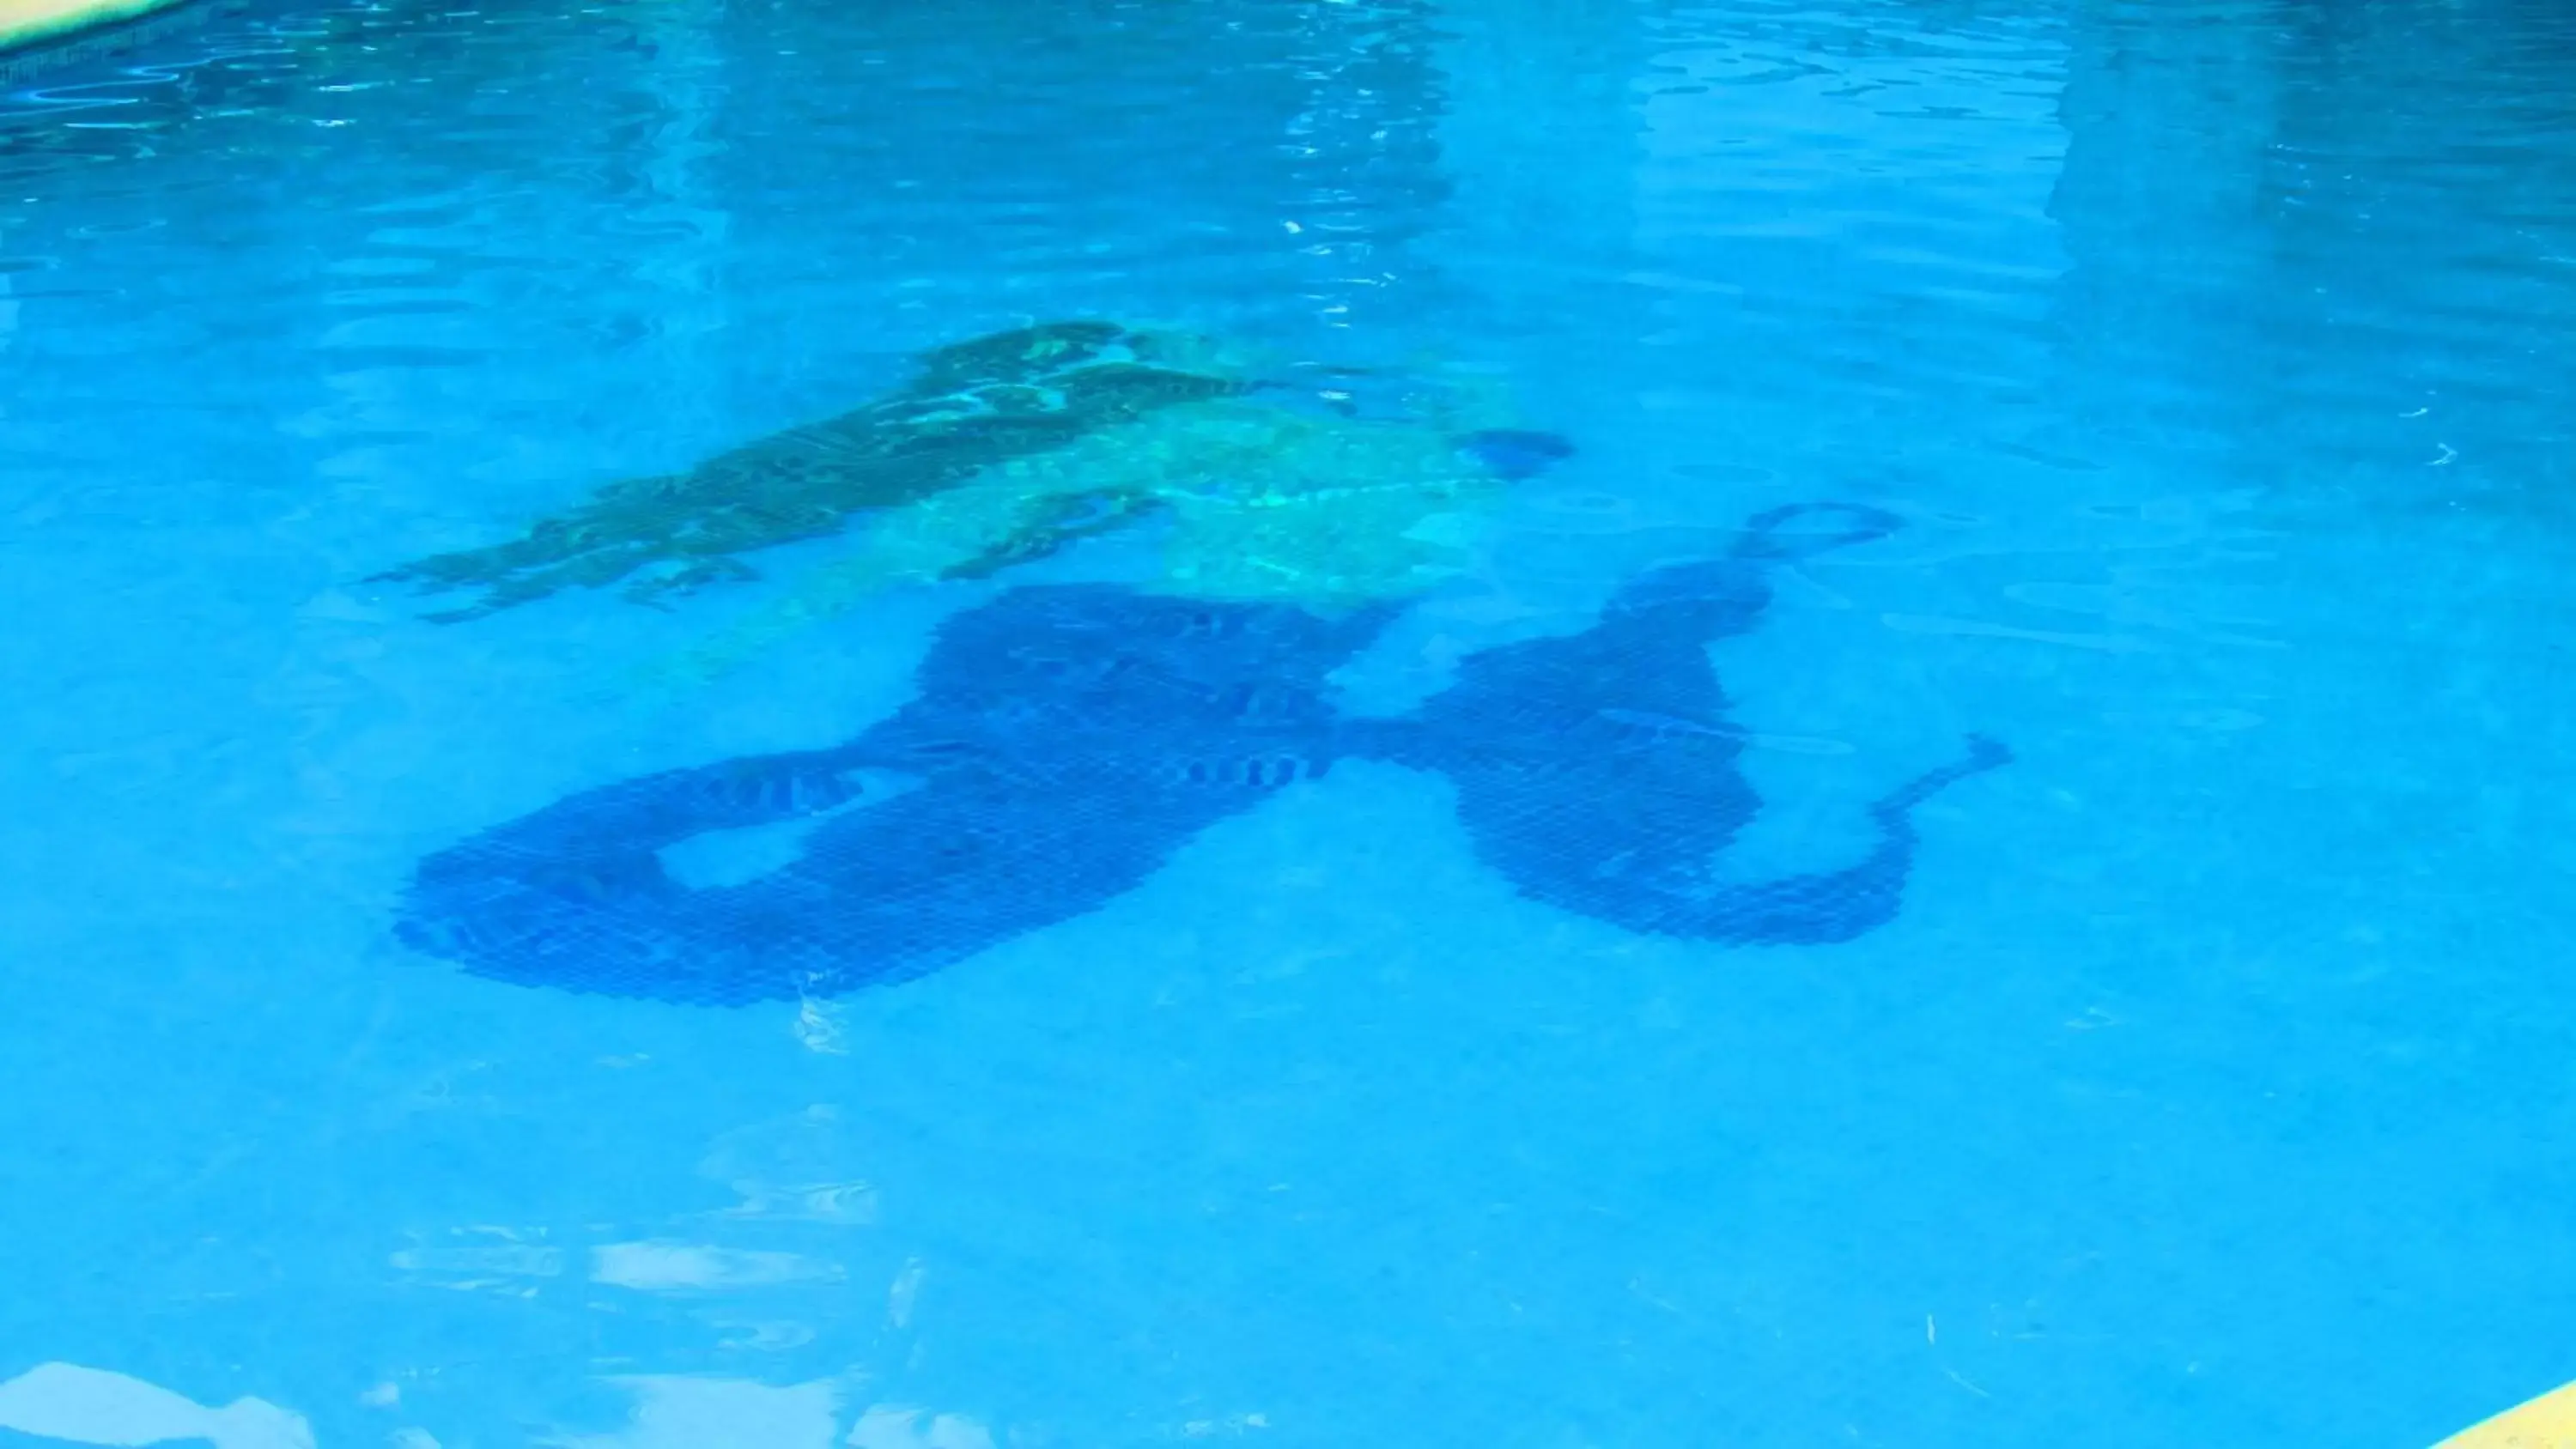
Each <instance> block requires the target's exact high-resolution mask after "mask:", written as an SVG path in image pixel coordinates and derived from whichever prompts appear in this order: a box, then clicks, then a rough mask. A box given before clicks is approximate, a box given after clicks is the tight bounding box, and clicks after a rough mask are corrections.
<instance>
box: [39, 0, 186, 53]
mask: <svg viewBox="0 0 2576 1449" xmlns="http://www.w3.org/2000/svg"><path fill="white" fill-rule="evenodd" d="M185 3H187V0H0V54H5V53H6V52H8V51H12V50H16V49H17V48H19V47H20V46H24V45H33V44H36V43H37V42H39V41H45V40H59V39H61V38H62V37H64V36H66V35H70V34H71V33H73V32H74V31H78V30H87V29H89V28H90V27H91V26H93V25H109V24H113V23H115V22H116V21H119V20H131V19H133V18H135V17H136V16H138V15H148V14H150V13H152V12H153V11H155V10H167V9H169V8H170V7H171V6H173V5H180V4H185Z"/></svg>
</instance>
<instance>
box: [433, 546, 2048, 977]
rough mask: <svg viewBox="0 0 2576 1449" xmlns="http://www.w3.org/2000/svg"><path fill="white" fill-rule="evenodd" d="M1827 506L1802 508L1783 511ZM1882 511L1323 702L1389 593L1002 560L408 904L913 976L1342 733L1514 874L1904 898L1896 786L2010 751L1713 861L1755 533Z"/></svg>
mask: <svg viewBox="0 0 2576 1449" xmlns="http://www.w3.org/2000/svg"><path fill="white" fill-rule="evenodd" d="M1808 517H1825V518H1828V519H1834V520H1839V521H1840V522H1841V524H1842V525H1843V526H1842V527H1841V528H1840V529H1839V531H1835V532H1830V533H1825V534H1817V535H1792V534H1789V533H1787V532H1785V531H1784V530H1783V525H1785V524H1787V523H1789V522H1791V521H1792V520H1795V519H1800V518H1808ZM1895 526H1896V520H1895V519H1893V518H1892V517H1889V516H1887V515H1885V514H1881V513H1878V512H1876V511H1874V510H1868V509H1858V508H1848V507H1841V506H1832V505H1828V506H1823V507H1809V508H1792V509H1782V510H1778V511H1775V512H1773V513H1769V514H1765V515H1762V516H1760V517H1757V518H1755V519H1754V520H1752V522H1751V525H1750V527H1749V528H1748V530H1747V531H1746V533H1745V534H1744V536H1743V538H1742V539H1741V541H1740V542H1739V543H1738V545H1737V546H1736V548H1735V549H1734V551H1733V552H1732V553H1731V554H1730V555H1728V556H1726V557H1723V558H1718V559H1713V560H1707V561H1701V562H1694V563H1687V564H1681V565H1676V566H1671V567H1666V568H1660V569H1656V570H1654V571H1651V572H1649V573H1647V574H1645V575H1643V576H1641V577H1639V578H1637V579H1635V580H1633V581H1631V582H1630V583H1629V584H1628V585H1627V586H1626V587H1624V588H1623V589H1621V590H1620V591H1619V592H1618V594H1617V595H1616V596H1615V597H1614V598H1613V599H1612V601H1611V602H1610V604H1609V605H1608V606H1607V607H1606V608H1605V609H1604V610H1603V612H1602V616H1601V618H1600V619H1599V620H1598V621H1597V622H1596V623H1595V624H1594V625H1593V626H1592V627H1590V628H1589V629H1587V630H1585V631H1583V632H1582V633H1579V634H1575V635H1572V636H1569V637H1564V638H1555V639H1543V640H1536V641H1530V642H1525V643H1518V644H1512V645H1506V646H1502V647H1499V648H1495V649H1492V650H1488V651H1485V652H1483V653H1479V654H1475V655H1471V656H1469V657H1468V658H1466V659H1465V660H1464V661H1462V662H1461V664H1460V666H1459V674H1458V679H1457V682H1456V683H1455V684H1454V685H1453V686H1452V687H1451V688H1449V689H1448V690H1446V691H1444V692H1443V693H1441V694H1439V695H1436V696H1434V697H1433V698H1432V699H1431V700H1430V701H1428V702H1427V703H1426V704H1425V705H1423V706H1422V707H1421V708H1420V709H1419V710H1417V711H1416V712H1414V713H1413V714H1411V715H1409V716H1402V717H1397V718H1390V719H1366V718H1353V717H1348V716H1344V715H1342V714H1340V713H1338V712H1337V711H1336V710H1335V709H1334V707H1333V705H1332V703H1331V698H1330V691H1329V687H1328V684H1327V677H1328V676H1329V675H1330V674H1331V672H1332V671H1333V670H1334V669H1336V668H1337V667H1339V666H1340V665H1341V664H1343V663H1344V662H1346V661H1347V660H1349V659H1350V658H1351V657H1352V656H1353V655H1354V654H1356V653H1357V652H1358V651H1359V650H1360V649H1361V648H1363V647H1364V646H1365V645H1366V644H1367V643H1368V642H1369V641H1370V640H1371V639H1372V638H1374V637H1375V636H1376V635H1377V634H1378V632H1379V631H1380V630H1381V629H1382V628H1383V627H1384V626H1385V625H1386V623H1387V622H1388V621H1389V620H1390V619H1392V618H1393V616H1394V614H1395V612H1396V610H1397V606H1396V605H1395V604H1393V603H1384V604H1377V605H1372V606H1369V607H1365V608H1361V609H1356V610H1351V611H1347V612H1343V613H1340V614H1338V615H1324V614H1318V613H1314V612H1310V611H1308V610H1306V609H1303V608H1299V607H1296V606H1293V605H1287V604H1276V603H1229V602H1221V601H1209V600H1194V599H1185V598H1178V597H1172V596H1166V595H1154V594H1146V593H1140V592H1137V591H1134V590H1130V589H1125V588H1119V587H1113V586H1105V585H1073V586H1053V587H1032V588H1021V589H1015V590H1012V591H1009V592H1007V593H1005V594H1003V595H1001V596H1000V597H998V598H996V599H995V600H993V601H992V602H991V603H988V604H985V605H983V606H981V607H978V608H975V609H971V610H968V611H966V612H964V613H962V614H959V615H957V616H955V617H954V618H952V619H950V620H949V621H948V622H947V623H946V624H945V625H943V626H942V627H941V629H940V630H939V632H938V634H937V636H936V639H935V641H934V643H933V645H932V648H931V650H930V652H929V654H928V656H927V658H926V659H925V660H924V662H923V663H922V665H921V667H920V669H919V671H918V674H917V678H916V683H917V685H918V693H917V695H916V697H915V698H914V699H913V700H912V701H911V702H910V703H908V704H906V705H905V706H904V707H903V708H902V709H900V710H898V711H897V712H896V713H895V714H894V715H893V716H892V717H890V718H888V719H886V720H885V721H883V722H881V723H879V724H877V725H875V726H873V727H871V728H869V729H868V730H867V731H865V732H864V733H862V734H861V735H860V736H859V737H858V738H857V739H855V740H852V741H851V742H849V743H848V744H845V745H841V746H838V747H835V748H831V749H824V750H813V751H804V752H797V753H790V754H776V755H765V756H756V757H751V758H745V759H738V760H730V761H725V762H723V763H719V764H713V765H706V766H700V767H696V768H692V769H682V770H672V771H667V772H664V773H660V774H655V775H649V776H645V777H643V778H640V779H636V780H630V781H627V782H625V783H622V784H616V785H610V786H607V787H605V788H602V789H597V790H592V791H589V792H586V793H583V794H579V795H574V796H572V797H569V798H567V799H564V800H561V801H558V802H557V803H555V804H553V805H550V806H547V807H545V808H543V809H541V810H538V811H536V812H535V813H533V814H531V815H528V816H526V817H524V818H522V819H520V820H517V821H514V822H512V823H509V824H506V825H502V826H499V827H496V828H494V829H492V830H489V831H486V832H484V833H482V834H480V835H477V836H475V837H473V838H471V839H468V840H466V841H465V842H463V843H462V844H459V845H457V846H455V847H453V848H451V849H448V850H445V851H441V852H439V853H438V854H436V855H433V856H431V857H429V858H428V859H427V860H426V861H424V862H423V863H422V864H421V866H420V868H419V871H418V874H417V876H416V878H415V880H414V882H413V884H412V887H411V891H410V894H409V896H408V899H407V900H406V902H405V905H404V911H403V916H402V919H401V921H400V924H399V926H398V928H397V929H398V934H399V935H400V936H401V938H402V939H403V940H404V941H405V942H407V943H408V944H410V945H411V946H413V947H415V948H417V949H420V950H422V951H425V952H428V953H431V954H434V955H438V956H441V957H445V958H447V959H450V960H453V961H455V962H457V963H458V964H460V965H462V966H463V967H464V968H465V969H467V970H468V971H471V972H474V973H476V974H479V975H483V976H487V977H492V978H496V979H501V980H506V981H513V982H518V983H522V984H526V985H531V986H551V987H557V988H561V989H565V990H571V991H588V992H602V993H608V994H613V995H619V996H633V997H648V998H657V999H661V1000H665V1001H673V1002H685V1003H695V1004H706V1005H734V1004H741V1003H747V1002H753V1001H761V1000H770V999H791V1000H792V999H795V998H797V997H799V996H828V995H833V994H837V993H841V992H847V991H851V990H854V989H857V988H860V987H863V986H868V985H872V984H882V983H888V982H894V981H901V980H904V979H907V978H910V977H915V976H919V975H921V974H923V973H925V972H928V971H933V970H936V969H938V968H940V967H942V966H945V965H948V964H951V963H953V962H956V961H959V960H963V959H965V958H966V957H969V956H972V955H974V954H976V953H977V952H980V951H983V950H985V949H988V948H990V947H992V946H995V945H998V944H1000V943H1001V942H1003V941H1006V940H1009V939H1011V938H1013V937H1016V936H1019V935H1021V934H1024V933H1026V932H1029V931H1033V930H1037V929H1041V928H1043V927H1045V926H1049V925H1052V924H1055V923H1057V922H1060V921H1064V920H1067V919H1070V918H1072V917H1075V916H1078V915H1081V914H1084V913H1086V912H1088V911H1091V910H1095V909H1097V908H1099V907H1100V906H1103V905H1105V904H1107V903H1109V902H1110V901H1113V900H1115V899H1116V898H1118V897H1119V896H1120V895H1122V894H1124V893H1126V892H1127V891H1129V890H1131V889H1133V888H1135V887H1136V886H1137V885H1139V884H1140V883H1142V882H1143V881H1144V880H1145V879H1146V878H1147V877H1148V876H1150V875H1151V874H1152V873H1153V872H1154V871H1155V870H1157V869H1159V868H1160V867H1161V866H1162V865H1163V864H1164V863H1165V862H1166V861H1167V860H1168V859H1169V858H1170V857H1171V855H1172V853H1173V852H1174V851H1176V850H1177V849H1179V848H1180V847H1181V846H1182V845H1184V844H1185V843H1187V842H1188V841H1189V840H1190V839H1191V838H1193V837H1194V836H1196V835H1197V834H1198V833H1200V832H1201V831H1203V830H1205V829H1207V828H1208V827H1209V826H1211V825H1213V824H1215V823H1217V822H1218V821H1220V820H1223V819H1225V818H1227V817H1229V816H1232V815H1236V814H1239V813H1241V812H1243V811H1245V810H1248V809H1250V808H1251V807H1253V806H1254V805H1256V804H1258V803H1259V802H1261V801H1262V800H1263V799H1265V798H1267V797H1269V796H1270V795H1272V794H1274V793H1276V792H1277V791H1279V790H1280V789H1282V788H1284V787H1285V786H1287V785H1288V784H1289V783H1291V782H1293V781H1296V780H1301V779H1308V778H1313V777H1315V776H1319V775H1321V774H1323V773H1324V772H1325V771H1327V770H1329V769H1330V768H1331V767H1332V765H1333V764H1334V762H1335V761H1337V760H1341V759H1348V758H1370V759H1380V760H1389V761H1394V762H1397V763H1400V764H1403V765H1407V766H1410V767H1413V768H1417V769H1424V770H1430V771H1436V772H1438V773H1440V774H1444V775H1446V776H1448V777H1449V778H1451V779H1452V780H1454V781H1455V782H1456V783H1457V787H1458V809H1459V816H1460V819H1461V821H1462V823H1463V824H1464V826H1465V829H1466V833H1467V836H1468V838H1469V839H1470V840H1471V841H1472V842H1473V844H1474V847H1475V849H1476V851H1477V853H1478V854H1479V856H1480V857H1481V858H1482V859H1483V860H1485V861H1486V862H1487V863H1488V864H1490V865H1491V866H1493V867H1494V868H1495V869H1496V870H1497V871H1498V872H1499V873H1500V874H1501V875H1502V876H1503V877H1504V878H1505V879H1506V880H1508V881H1509V882H1510V883H1511V884H1512V885H1513V886H1514V887H1515V888H1516V889H1518V890H1519V891H1520V892H1521V893H1523V894H1524V895H1526V896H1528V897H1530V898H1531V899H1533V900H1537V901H1541V902H1545V903H1547V904H1550V905H1554V906H1558V907H1561V908H1564V909H1567V910H1570V911H1574V912H1578V913H1580V914H1584V915H1588V916H1593V917H1596V918H1599V919H1602V920H1605V921H1610V922H1614V923H1616V924H1618V925H1621V926H1623V927H1626V928H1629V929H1633V930H1638V931H1645V932H1654V933H1659V934H1665V935H1673V936H1682V937H1688V938H1693V939H1702V940H1710V941H1722V942H1732V943H1745V944H1751V943H1799V942H1835V941H1845V940H1849V939H1851V938H1853V937H1855V936H1858V935H1860V934H1862V933H1863V932H1866V931H1868V930H1871V929H1873V928H1875V927H1877V926H1879V925H1882V924H1884V923H1885V922H1886V921H1887V920H1889V919H1890V918H1891V917H1892V916H1893V915H1894V914H1895V912H1896V910H1897V908H1898V905H1899V903H1900V899H1901V896H1902V891H1903V887H1904V882H1905V877H1906V874H1907V872H1908V870H1909V868H1910V866H1911V862H1912V857H1913V851H1914V848H1915V835H1914V830H1913V826H1912V824H1911V821H1910V816H1909V812H1910V811H1911V810H1912V809H1913V807H1914V806H1915V805H1917V804H1919V803H1920V802H1921V801H1922V800H1924V799H1925V798H1926V797H1928V796H1929V795H1931V794H1932V793H1933V792H1934V791H1936V790H1939V789H1941V788H1942V787H1943V786H1945V785H1947V784H1949V783H1951V782H1953V781H1955V780H1958V779H1960V778H1963V777H1965V776H1967V775H1971V774H1974V773H1976V772H1978V771H1982V770H1986V769H1991V768H1993V767H1995V766H1996V765H1999V764H2001V763H2003V762H2004V760H2005V759H2006V758H2007V754H2006V752H2005V751H2004V749H2003V747H2002V746H2000V745H1998V744H1996V743H1994V742H1992V741H1988V740H1984V739H1975V740H1972V741H1971V742H1970V745H1969V748H1968V750H1967V752H1966V754H1965V756H1964V758H1963V759H1961V760H1960V761H1958V762H1956V763H1954V764H1951V765H1948V766H1945V767H1943V768H1941V769H1937V770H1934V771H1931V772H1929V773H1927V774H1925V775H1923V776H1921V777H1919V778H1918V779H1916V780H1915V781H1914V782H1912V783H1911V784H1909V785H1907V786H1905V787H1904V788H1902V789H1900V790H1897V791H1896V792H1894V793H1892V794H1890V795H1889V796H1887V797H1886V798H1884V799H1883V800H1881V801H1880V802H1878V804H1877V805H1875V806H1874V807H1872V814H1873V816H1874V818H1875V821H1876V824H1877V827H1878V831H1879V837H1880V838H1879V841H1878V843H1877V844H1876V845H1875V846H1874V848H1872V849H1871V850H1870V851H1869V853H1867V854H1866V855H1865V856H1864V857H1863V858H1862V859H1861V860H1860V861H1858V862H1856V863H1854V864H1852V865H1850V866H1848V867H1846V868H1844V869H1842V870H1838V871H1831V872H1823V873H1818V874H1812V875H1799V876H1792V877H1789V878H1786V879H1783V880H1779V881H1774V882H1769V883H1759V884H1750V885H1745V884H1728V883H1724V882H1721V881H1719V880H1718V879H1717V878H1716V877H1715V874H1714V871H1713V863H1714V862H1715V860H1716V859H1717V857H1718V855H1719V853H1720V852H1722V851H1723V850H1724V849H1725V847H1726V846H1727V844H1728V843H1729V842H1730V840H1731V839H1732V837H1733V836H1734V835H1735V833H1736V832H1737V831H1738V830H1740V829H1741V828H1742V827H1743V826H1744V825H1745V824H1746V823H1747V822H1748V821H1750V820H1751V819H1752V818H1753V817H1754V816H1755V814H1756V813H1757V812H1758V811H1759V810H1760V808H1761V801H1760V799H1759V798H1758V797H1757V796H1756V795H1755V793H1754V792H1753V790H1752V788H1751V786H1750V785H1749V784H1748V783H1747V782H1746V780H1745V779H1744V776H1743V773H1742V771H1741V770H1740V768H1739V767H1738V758H1739V756H1740V755H1741V754H1742V751H1743V748H1744V742H1743V737H1742V735H1741V733H1740V732H1739V731H1738V730H1737V729H1736V728H1735V727H1734V726H1732V725H1731V724H1729V723H1728V722H1727V720H1726V718H1725V709H1726V703H1727V701H1726V696H1725V694H1724V691H1723V690H1722V689H1721V688H1720V686H1719V683H1718V680H1717V677H1716V673H1715V670H1714V668H1713V667H1712V666H1711V665H1710V663H1709V660H1708V656H1707V649H1706V646H1707V644H1708V642H1709V641H1710V640H1711V639H1712V638H1716V637H1719V636H1723V635H1727V634H1734V633H1741V632H1743V631H1745V630H1747V629H1750V628H1752V627H1753V626H1754V625H1755V624H1756V623H1757V622H1758V621H1759V619H1760V617H1761V615H1762V612H1763V610H1764V608H1765V607H1766V606H1767V604H1768V602H1769V597H1770V589H1769V583H1768V580H1767V577H1766V575H1767V574H1768V572H1769V570H1770V568H1771V566H1772V565H1774V564H1776V563H1780V562H1784V561H1790V560H1794V559H1798V558H1804V557H1809V556H1812V555H1813V554H1815V553H1818V552H1821V551H1823V550H1825V549H1828V548H1834V547H1839V546H1843V545H1845V544H1850V543H1857V542H1862V541H1865V540H1868V539H1872V538H1877V537H1881V536H1883V535H1884V534H1885V533H1886V532H1888V531H1889V530H1890V529H1892V528H1894V527H1895ZM799 822H802V823H804V824H805V826H806V827H807V828H806V833H805V834H804V837H803V839H802V842H801V849H800V851H799V853H798V854H797V855H796V856H795V857H794V858H793V859H792V860H789V861H787V862H786V863H784V864H781V865H778V866H776V867H775V868H773V869H769V870H767V871H765V872H763V873H760V874H757V875H754V876H753V877H752V878H750V879H747V880H741V881H736V882H731V883H704V884H696V885H692V884H687V883H684V882H683V880H682V879H680V877H679V876H678V875H675V874H674V872H673V871H672V870H671V869H670V868H669V866H668V865H667V864H666V861H665V857H664V855H663V852H665V851H667V850H669V849H671V848H672V847H675V846H679V845H681V844H682V843H683V842H687V841H689V840H691V839H692V838H695V837H702V836H705V835H707V834H708V833H709V832H714V831H723V830H738V829H743V828H746V827H761V826H768V827H779V826H790V825H795V824H797V823H799Z"/></svg>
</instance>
